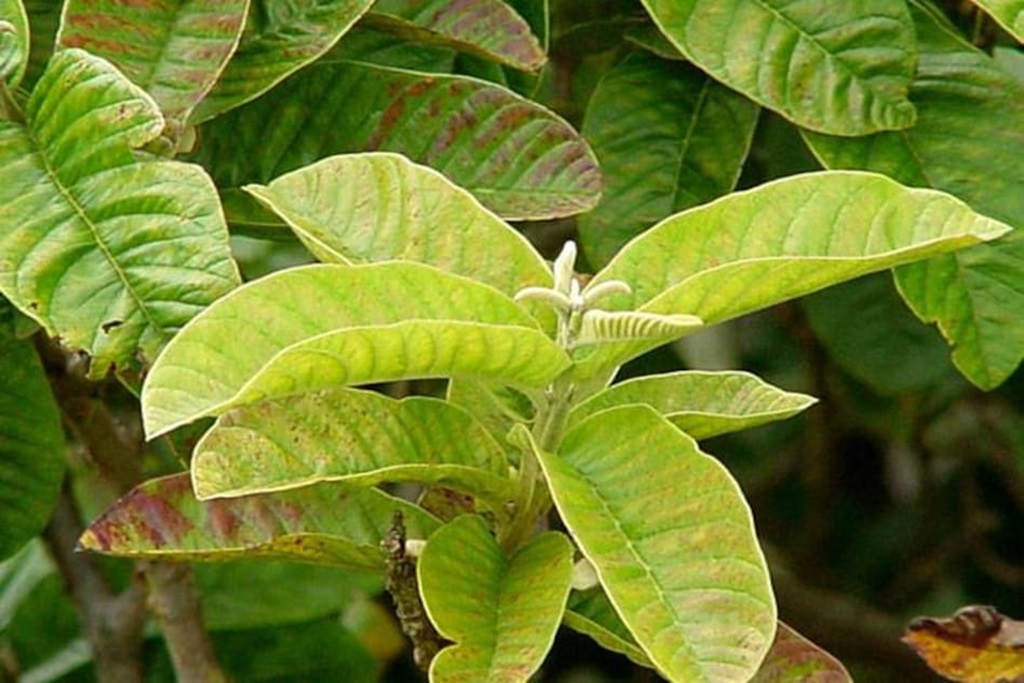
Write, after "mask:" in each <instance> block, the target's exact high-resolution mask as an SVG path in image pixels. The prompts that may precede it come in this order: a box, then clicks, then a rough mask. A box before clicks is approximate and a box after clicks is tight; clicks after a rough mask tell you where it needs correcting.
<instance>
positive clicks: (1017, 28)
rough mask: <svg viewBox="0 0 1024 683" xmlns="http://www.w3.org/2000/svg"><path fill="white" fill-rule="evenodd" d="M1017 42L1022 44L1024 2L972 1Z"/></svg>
mask: <svg viewBox="0 0 1024 683" xmlns="http://www.w3.org/2000/svg"><path fill="white" fill-rule="evenodd" d="M974 3H975V4H976V5H978V6H979V7H981V8H982V9H984V10H985V11H986V12H988V13H989V15H991V17H992V18H993V19H995V20H996V21H997V22H999V25H1000V26H1002V27H1003V28H1004V29H1006V30H1007V31H1008V32H1009V33H1010V35H1012V36H1013V37H1014V38H1016V39H1017V42H1021V43H1024V2H1022V0H974Z"/></svg>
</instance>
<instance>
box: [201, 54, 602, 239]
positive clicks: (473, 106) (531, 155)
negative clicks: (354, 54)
mask: <svg viewBox="0 0 1024 683" xmlns="http://www.w3.org/2000/svg"><path fill="white" fill-rule="evenodd" d="M200 132H201V139H202V141H203V143H202V144H201V146H200V147H199V149H198V150H197V153H196V155H197V156H196V158H197V159H199V160H200V161H201V163H203V164H204V165H205V166H206V167H207V168H209V169H211V173H212V175H213V177H214V179H215V180H216V181H217V184H218V186H219V187H221V188H231V187H240V186H242V185H245V184H247V183H253V182H258V183H266V182H268V181H270V180H271V179H272V178H274V177H276V176H278V175H281V174H283V173H285V172H287V171H291V170H294V169H297V168H300V167H302V166H305V165H307V164H310V163H312V162H314V161H316V160H318V159H321V158H323V157H325V156H329V155H332V154H341V153H347V152H369V151H385V152H398V153H401V154H403V155H405V156H407V157H409V158H410V159H412V160H413V161H416V162H418V163H422V164H426V165H427V166H430V167H432V168H434V169H437V170H438V171H440V172H441V173H443V174H444V175H445V176H447V177H448V178H449V179H450V180H451V181H453V182H454V183H456V184H457V185H459V186H461V187H464V188H466V189H467V190H469V191H470V192H472V193H473V195H474V196H476V198H477V199H479V200H480V201H481V202H482V203H483V204H484V206H486V207H488V208H489V209H491V210H492V211H494V212H495V213H497V214H498V215H499V216H502V217H504V218H509V219H520V218H521V219H542V218H555V217H560V216H567V215H571V214H575V213H579V212H581V211H585V210H587V209H589V208H591V207H592V206H593V205H594V204H595V203H596V202H597V200H598V197H599V195H600V190H601V176H600V171H599V170H598V167H597V161H596V160H595V159H594V155H593V153H592V152H591V151H590V148H589V147H587V144H586V142H585V141H584V140H583V139H582V138H581V137H580V135H579V133H577V132H576V131H574V130H573V129H572V128H571V127H570V126H569V125H568V124H567V123H566V122H565V121H563V120H562V119H561V118H559V117H558V116H557V115H555V114H554V113H552V112H551V111H549V110H547V109H545V108H543V107H541V106H540V105H538V104H536V103H534V102H531V101H530V100H526V99H524V98H522V97H519V96H518V95H516V94H514V93H512V92H510V91H508V90H506V89H504V88H501V87H498V86H496V85H492V84H489V83H485V82H483V81H478V80H475V79H471V78H465V77H462V76H446V75H437V74H423V73H416V72H412V71H401V70H398V69H388V68H384V67H377V66H373V65H369V64H360V63H355V62H336V63H320V64H315V65H312V66H310V67H309V68H307V69H303V70H302V72H301V73H298V74H296V75H294V76H292V77H291V78H289V79H288V80H286V81H285V82H283V83H281V84H280V85H279V86H278V87H277V88H275V89H274V91H273V92H272V93H270V94H268V95H267V96H266V97H262V98H260V99H259V100H257V101H255V102H252V103H251V104H249V105H247V106H246V107H244V108H241V109H238V110H237V111H235V112H233V113H231V114H230V115H227V116H222V117H220V118H218V119H217V120H215V121H211V122H210V123H209V124H207V125H206V126H204V127H203V129H201V131H200Z"/></svg>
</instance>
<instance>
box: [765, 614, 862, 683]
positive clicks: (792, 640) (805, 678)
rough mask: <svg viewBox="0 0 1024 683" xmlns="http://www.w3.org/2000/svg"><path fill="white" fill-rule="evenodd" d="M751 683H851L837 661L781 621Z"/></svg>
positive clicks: (847, 673)
mask: <svg viewBox="0 0 1024 683" xmlns="http://www.w3.org/2000/svg"><path fill="white" fill-rule="evenodd" d="M751 683H853V678H852V677H851V676H850V674H849V672H848V671H847V670H846V667H844V666H843V665H842V664H841V663H840V662H839V660H837V659H836V658H835V657H833V656H832V655H830V654H829V653H828V652H826V651H825V650H823V649H821V648H820V647H818V646H817V645H815V644H814V643H812V642H811V641H809V640H807V639H806V638H804V637H803V636H802V635H800V634H799V633H797V632H796V631H794V630H793V629H792V628H790V627H789V626H786V624H784V623H783V622H781V621H780V622H779V628H778V630H777V631H776V632H775V642H774V643H772V649H771V650H769V651H768V656H767V657H766V658H765V660H764V664H762V665H761V669H760V670H759V671H758V672H757V675H756V676H754V678H752V679H751Z"/></svg>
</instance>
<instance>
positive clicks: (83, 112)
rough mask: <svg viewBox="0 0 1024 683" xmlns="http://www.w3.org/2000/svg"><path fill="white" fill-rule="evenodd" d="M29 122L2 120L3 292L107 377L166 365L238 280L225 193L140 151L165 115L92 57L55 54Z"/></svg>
mask: <svg viewBox="0 0 1024 683" xmlns="http://www.w3.org/2000/svg"><path fill="white" fill-rule="evenodd" d="M25 119H26V122H27V123H26V125H24V126H23V125H21V124H18V123H14V122H12V121H0V167H2V168H3V169H4V182H3V183H0V293H2V294H3V295H4V296H6V297H7V298H8V299H10V300H11V301H12V302H13V303H14V304H15V305H16V306H17V307H18V308H19V309H20V310H21V311H22V312H24V313H25V314H26V315H28V316H30V317H32V318H33V319H35V320H36V321H38V322H39V323H40V324H41V325H43V326H44V327H45V328H46V330H47V331H48V332H49V333H50V334H51V335H53V336H59V337H61V338H62V340H63V342H64V343H65V344H66V345H67V346H68V347H70V348H73V349H74V348H82V349H85V350H86V351H88V352H89V354H90V355H91V356H92V368H91V372H92V374H93V375H94V376H102V375H103V374H105V373H106V372H107V370H108V369H109V367H110V366H111V365H119V366H120V365H124V364H127V363H131V362H134V361H135V359H136V356H137V354H138V353H141V354H142V355H143V356H144V357H145V358H147V359H152V358H154V357H155V356H156V354H157V352H158V351H159V349H160V348H161V347H162V346H163V344H164V343H165V342H166V341H167V339H168V338H169V337H170V336H171V335H172V334H173V333H174V332H175V331H177V329H178V328H180V327H181V326H182V325H184V324H185V323H186V322H187V321H188V320H189V319H190V318H192V316H194V315H195V314H196V313H197V312H199V310H201V309H202V308H204V307H205V306H206V305H207V304H209V303H210V302H211V301H213V300H214V299H216V298H217V297H219V296H220V295H222V294H224V293H226V292H227V291H229V290H230V289H232V288H233V287H234V286H235V285H236V283H237V282H238V279H239V276H238V271H237V269H236V268H235V264H234V261H233V260H232V259H231V252H230V250H229V249H228V235H227V229H226V227H225V225H224V218H223V215H222V214H221V211H220V204H219V203H218V201H217V193H216V190H215V189H214V187H213V184H212V183H211V182H210V179H209V178H208V177H207V176H206V174H205V173H204V172H203V171H202V169H200V168H199V167H197V166H194V165H191V164H183V163H180V162H176V161H155V160H150V159H147V158H146V157H145V156H137V155H136V154H135V153H134V152H133V149H132V148H134V147H138V146H140V145H143V144H145V143H146V142H148V141H150V140H152V139H153V138H154V137H155V136H157V135H158V134H159V133H160V131H161V129H162V128H163V119H162V117H161V116H160V112H159V110H158V109H157V108H156V105H155V104H154V102H153V100H152V99H151V98H150V97H149V96H148V95H146V94H145V93H144V92H142V91H141V90H140V89H139V88H138V87H137V86H135V85H132V84H131V83H130V82H129V81H128V80H127V79H125V77H124V76H122V75H121V73H120V72H118V71H117V70H116V69H115V68H114V67H113V66H112V65H110V64H109V63H108V62H106V61H105V60H102V59H100V58H98V57H92V56H90V55H88V54H86V53H85V52H82V51H81V50H76V49H71V50H62V51H61V52H58V53H57V54H56V55H55V56H54V58H53V60H52V61H51V63H50V66H49V67H48V69H47V71H46V73H45V74H44V75H43V77H42V78H41V79H40V81H39V83H38V84H37V85H36V88H35V90H34V91H33V93H32V95H31V97H30V98H29V101H28V105H27V107H26V110H25Z"/></svg>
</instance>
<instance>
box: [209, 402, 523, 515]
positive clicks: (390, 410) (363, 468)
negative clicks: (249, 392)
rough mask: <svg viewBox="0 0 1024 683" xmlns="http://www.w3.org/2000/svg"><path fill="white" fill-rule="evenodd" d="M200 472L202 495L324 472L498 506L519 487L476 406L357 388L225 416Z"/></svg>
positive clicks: (326, 476)
mask: <svg viewBox="0 0 1024 683" xmlns="http://www.w3.org/2000/svg"><path fill="white" fill-rule="evenodd" d="M192 481H193V483H194V486H195V491H196V495H197V496H198V497H199V498H203V499H205V498H213V497H217V498H220V497H231V496H240V495H244V494H249V493H264V492H267V491H281V490H285V489H291V488H297V487H300V486H306V485H308V484H314V483H317V482H322V481H345V482H351V483H355V484H359V485H362V486H372V485H374V484H378V483H383V482H395V481H417V482H424V483H431V484H439V485H442V486H445V487H448V488H453V489H457V490H459V491H463V492H465V493H469V494H472V495H474V496H480V497H481V498H483V499H484V500H485V501H488V502H489V503H490V504H491V505H490V507H491V508H492V509H497V510H501V509H502V506H503V504H504V502H505V501H506V500H508V499H509V498H510V497H511V496H513V495H514V490H515V482H514V481H512V479H510V478H509V473H508V464H507V462H506V461H505V456H504V453H503V451H502V449H501V447H500V446H499V445H498V443H497V442H495V440H494V438H493V437H492V436H491V435H490V434H489V433H488V432H487V430H485V429H484V428H483V427H482V426H481V425H480V424H479V423H478V422H477V421H476V420H474V419H473V417H472V416H471V415H469V413H467V412H465V411H463V410H461V409H460V408H457V407H456V406H453V405H450V404H448V403H446V402H444V401H440V400H438V399H435V398H425V397H411V398H407V399H405V400H402V401H397V400H395V399H393V398H388V397H387V396H383V395H381V394H377V393H374V392H369V391H356V390H353V389H333V390H328V391H321V392H315V393H310V394H303V395H301V396H292V397H288V398H282V399H276V400H272V401H265V402H263V403H259V404H257V405H255V406H248V407H245V408H240V409H236V410H232V411H230V412H228V413H227V414H225V415H222V416H221V417H220V418H218V419H217V422H216V424H215V425H214V426H213V428H212V429H211V430H210V431H208V432H207V433H206V434H205V435H204V436H203V438H202V439H201V440H200V441H199V443H198V444H197V445H196V449H195V453H194V454H193V456H192Z"/></svg>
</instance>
